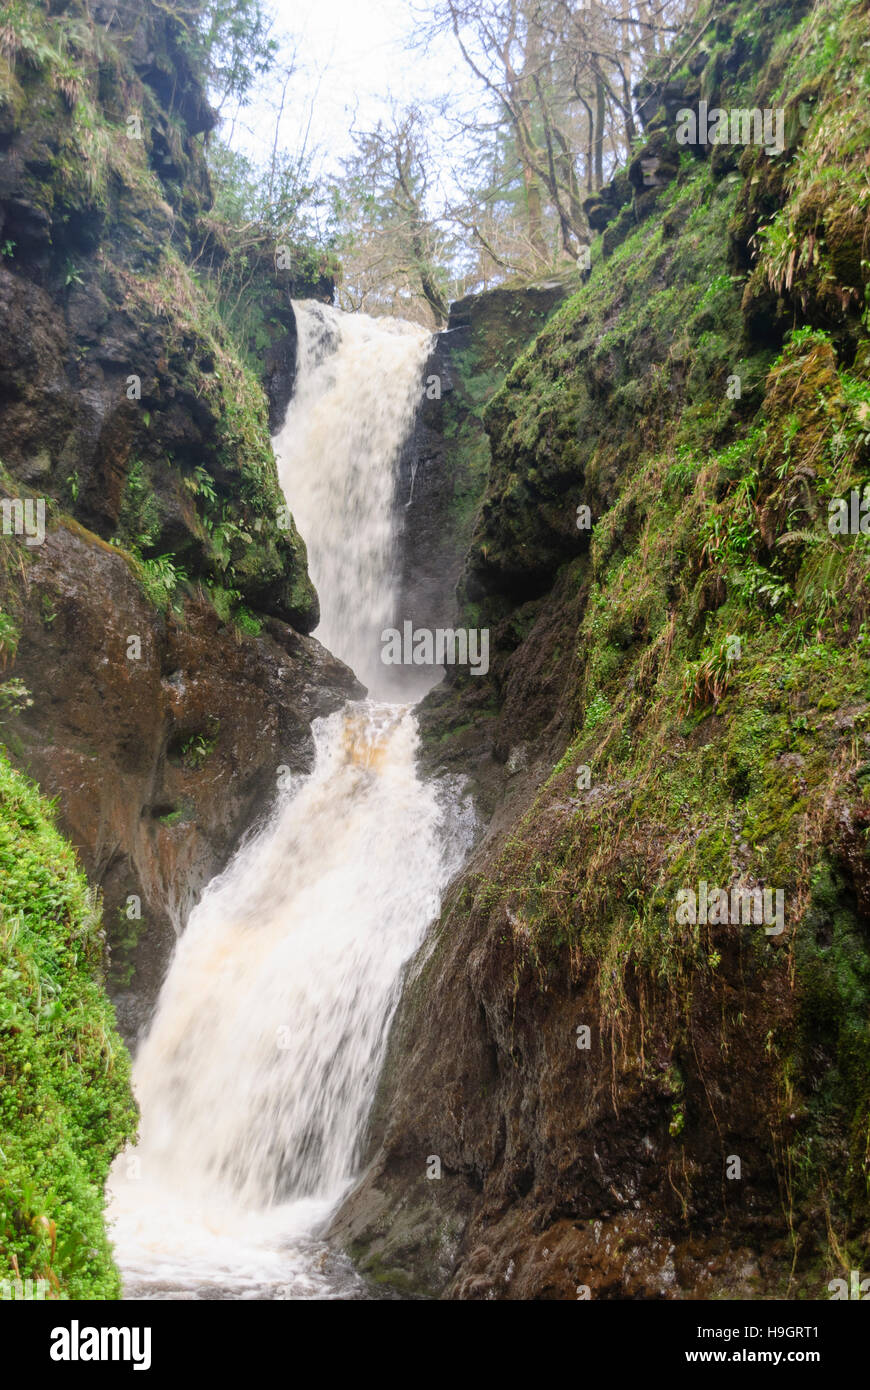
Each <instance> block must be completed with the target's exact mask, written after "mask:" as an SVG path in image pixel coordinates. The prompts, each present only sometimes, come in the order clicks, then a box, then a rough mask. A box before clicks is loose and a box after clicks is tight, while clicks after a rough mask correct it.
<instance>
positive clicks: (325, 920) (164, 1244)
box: [109, 304, 475, 1299]
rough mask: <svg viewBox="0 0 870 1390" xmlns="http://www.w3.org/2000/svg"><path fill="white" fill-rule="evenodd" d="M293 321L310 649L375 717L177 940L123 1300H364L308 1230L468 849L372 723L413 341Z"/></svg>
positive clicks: (141, 1072) (236, 864)
mask: <svg viewBox="0 0 870 1390" xmlns="http://www.w3.org/2000/svg"><path fill="white" fill-rule="evenodd" d="M297 317H298V321H299V332H300V337H299V367H298V378H297V388H296V396H295V398H294V401H293V402H292V403H291V407H290V410H289V411H288V416H287V420H286V422H285V425H284V426H283V428H282V430H281V432H280V434H279V435H278V436H277V437H276V439H275V441H274V442H275V450H276V456H277V459H278V462H279V471H280V476H281V480H282V485H283V487H284V489H285V493H286V496H287V500H288V505H289V506H290V508H291V510H293V512H294V516H295V517H296V520H297V522H298V524H299V528H300V532H301V534H302V535H303V536H304V537H305V539H306V541H307V543H308V545H309V553H310V560H311V569H312V575H313V577H314V579H315V582H316V584H317V587H318V591H319V594H320V599H321V606H322V611H323V615H324V617H323V626H322V629H321V630H320V631H318V632H317V634H316V635H317V637H318V638H319V639H320V640H323V641H324V642H325V644H326V645H329V646H330V648H331V649H332V650H333V651H334V652H335V654H336V655H338V656H340V657H341V658H342V659H343V660H346V661H348V663H349V664H351V665H352V666H353V667H354V669H355V670H356V672H357V674H358V675H359V677H360V679H361V680H363V681H364V682H365V683H366V684H367V685H368V686H369V688H370V689H371V690H372V698H368V699H365V700H361V701H356V702H352V703H349V704H348V705H346V706H345V707H344V709H342V710H339V711H338V712H336V713H334V714H332V715H330V716H328V717H326V718H321V719H318V720H316V721H315V723H314V725H313V726H312V732H313V735H314V742H315V760H314V767H313V770H312V771H311V773H310V774H308V775H307V776H299V777H296V778H293V779H292V781H291V782H290V784H289V785H281V786H279V788H278V790H277V792H276V802H275V805H274V806H273V808H272V810H271V813H270V816H269V819H268V821H267V823H266V824H265V826H263V827H262V828H261V829H259V830H258V831H257V832H256V833H254V834H253V835H252V836H251V837H249V838H248V840H247V841H246V842H245V843H244V844H243V845H242V846H241V847H240V848H239V850H238V851H237V853H236V855H235V858H234V859H233V860H232V862H231V863H230V864H229V866H228V867H227V868H226V870H225V871H224V872H223V873H222V874H220V875H219V876H218V877H217V878H215V879H214V880H212V882H211V883H210V884H209V885H208V887H207V888H206V890H205V892H204V894H203V896H202V898H201V900H200V902H199V903H198V905H197V906H196V907H195V908H194V910H193V911H192V913H191V915H190V918H189V920H188V923H187V925H186V927H185V929H184V931H183V933H182V935H181V936H180V938H179V941H178V944H177V947H176V950H175V954H174V956H173V959H172V962H171V965H170V968H169V971H168V974H167V977H166V979H165V981H164V984H163V987H162V990H161V992H160V995H159V998H158V1001H157V1004H156V1007H155V1011H154V1015H153V1018H152V1020H151V1024H150V1028H149V1031H148V1032H147V1035H146V1036H145V1038H144V1039H143V1040H142V1043H141V1045H140V1047H139V1051H138V1054H137V1057H136V1060H135V1064H134V1071H133V1084H134V1089H135V1092H136V1096H137V1099H138V1102H139V1106H140V1110H141V1125H140V1138H139V1142H138V1144H137V1145H136V1146H135V1148H133V1149H130V1150H129V1151H128V1152H126V1153H124V1154H122V1155H120V1156H119V1158H118V1159H117V1160H116V1162H115V1165H114V1168H113V1170H112V1175H111V1177H110V1182H109V1192H110V1199H111V1200H110V1210H109V1215H110V1219H111V1220H112V1222H113V1230H112V1236H113V1240H114V1242H115V1248H116V1255H117V1259H118V1263H119V1266H120V1268H121V1271H122V1275H123V1278H124V1288H125V1296H126V1297H128V1298H173V1299H176V1298H188V1299H200V1298H208V1299H214V1298H255V1299H273V1298H303V1299H304V1298H324V1297H326V1298H330V1297H335V1298H360V1297H370V1296H371V1293H370V1292H369V1291H368V1290H367V1289H366V1286H365V1285H364V1284H363V1281H362V1280H361V1279H359V1277H358V1276H357V1275H356V1274H355V1273H354V1271H353V1269H352V1267H351V1265H350V1264H349V1262H348V1261H347V1260H345V1259H344V1257H343V1256H341V1255H339V1254H337V1253H336V1252H334V1251H332V1250H331V1249H330V1247H329V1246H328V1245H327V1244H326V1243H325V1242H324V1241H323V1240H322V1238H321V1237H320V1235H319V1232H320V1231H321V1230H322V1228H323V1225H324V1222H325V1220H326V1218H327V1217H328V1215H329V1213H330V1212H331V1211H332V1210H333V1209H334V1207H335V1205H336V1203H337V1202H338V1201H339V1200H340V1199H341V1197H342V1195H343V1194H344V1193H345V1192H346V1191H347V1190H348V1187H349V1185H350V1184H351V1183H352V1181H353V1178H354V1176H355V1173H356V1171H357V1169H358V1166H359V1162H360V1158H361V1146H362V1141H363V1138H364V1134H365V1125H366V1119H367V1115H368V1111H369V1109H370V1106H371V1103H372V1100H373V1097H374V1092H375V1087H376V1084H377V1078H378V1074H379V1070H380V1067H381V1064H382V1062H383V1057H384V1052H385V1048H386V1040H387V1035H388V1031H389V1023H390V1020H391V1018H392V1016H393V1013H394V1011H395V1009H396V1006H397V1004H398V1001H399V997H400V993H401V985H402V978H403V970H404V967H405V966H406V964H407V962H408V961H409V960H410V958H411V957H412V956H413V954H414V952H415V951H416V950H417V948H418V947H419V946H420V944H421V942H422V941H423V938H424V936H425V933H426V929H427V926H428V925H429V923H430V922H431V921H432V919H433V917H434V916H435V915H437V912H438V909H439V904H440V899H441V895H442V893H443V891H444V889H445V887H446V886H447V884H448V882H449V881H450V879H451V878H452V876H453V875H454V874H455V873H456V872H457V871H458V869H459V867H460V866H461V864H462V861H463V859H464V857H465V855H466V853H467V850H468V848H469V845H470V843H471V840H472V838H473V834H474V823H475V821H474V812H473V809H472V807H471V803H470V800H469V799H468V798H467V797H466V796H465V795H464V793H463V788H462V783H461V781H460V779H456V778H445V779H441V780H440V781H438V782H425V781H423V780H422V779H421V778H420V776H419V775H418V772H417V769H416V766H415V758H416V749H417V744H418V734H417V727H416V721H415V718H414V715H413V712H412V710H411V708H410V706H409V705H407V704H397V703H389V702H388V701H389V698H390V696H391V694H393V692H391V691H390V689H389V686H388V684H387V683H386V681H385V679H384V675H383V672H384V671H385V670H387V669H388V668H384V667H383V666H382V665H381V664H380V660H379V640H378V639H379V635H380V629H381V628H382V627H383V626H384V625H385V624H386V623H387V622H388V621H389V620H390V616H391V613H392V604H393V586H394V572H395V566H394V558H395V557H394V550H395V545H394V534H393V532H394V528H393V519H392V507H393V497H394V484H395V468H396V463H397V459H398V456H399V451H400V449H401V446H402V444H403V442H404V439H405V438H406V436H407V432H408V430H409V428H410V426H411V424H412V422H413V417H414V409H415V402H416V400H417V399H418V396H419V389H420V381H421V375H422V368H423V364H424V362H425V359H426V354H427V351H428V335H427V334H425V333H424V332H423V331H422V330H419V329H417V328H415V327H414V326H413V325H406V324H401V323H396V322H394V321H390V320H376V319H370V318H367V317H366V316H364V315H353V316H344V315H342V314H340V313H339V312H338V311H337V310H334V309H331V308H328V307H326V306H323V305H313V304H302V305H298V306H297ZM432 676H433V679H434V678H435V673H434V672H433V673H432ZM423 1158H425V1155H424V1156H423ZM423 1158H421V1162H422V1161H423Z"/></svg>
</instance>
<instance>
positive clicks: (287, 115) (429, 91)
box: [222, 0, 470, 172]
mask: <svg viewBox="0 0 870 1390" xmlns="http://www.w3.org/2000/svg"><path fill="white" fill-rule="evenodd" d="M269 8H270V11H271V13H273V14H274V16H275V28H274V30H273V32H274V34H275V37H277V38H279V39H281V40H283V39H285V37H286V39H287V44H286V51H287V52H288V53H289V52H292V49H293V47H294V46H295V48H296V62H297V66H298V71H297V72H296V74H295V76H294V77H292V78H291V80H290V85H289V87H288V89H287V101H286V105H285V110H284V116H283V119H282V121H281V127H280V144H281V146H282V147H283V148H284V149H286V150H288V151H291V152H294V153H295V152H298V150H299V149H300V147H301V146H302V143H303V141H304V140H305V138H306V128H307V127H308V124H309V121H310V122H311V125H310V131H309V133H308V148H309V149H310V148H311V147H312V146H314V147H315V148H316V149H317V150H318V151H319V159H318V161H317V164H316V166H315V168H316V170H318V169H319V170H326V171H328V172H337V171H338V161H339V159H340V158H341V156H342V155H346V154H349V153H350V151H351V149H352V147H353V146H352V141H351V139H350V135H349V130H350V127H351V124H352V122H353V119H354V111H355V110H356V111H357V122H358V124H359V125H360V126H361V127H362V128H363V129H365V128H370V127H371V126H373V125H374V124H375V123H376V121H377V119H378V117H379V116H380V115H383V114H384V111H385V105H386V98H388V97H389V96H393V97H396V98H397V99H398V100H399V101H400V102H408V101H412V100H414V99H418V100H426V99H427V98H430V97H435V96H440V95H443V94H444V93H450V92H457V91H461V92H462V93H468V91H469V90H470V87H469V74H468V72H467V70H466V69H465V67H464V65H463V63H462V59H461V56H460V55H459V53H458V50H457V49H456V46H455V42H454V41H453V38H452V35H448V36H445V37H444V38H443V39H442V40H441V41H440V42H439V43H438V44H437V46H435V47H434V48H433V49H432V50H431V51H430V52H428V53H422V52H421V51H420V50H419V49H418V50H416V51H413V52H412V51H410V48H411V44H412V43H413V41H414V39H415V37H416V32H415V28H416V26H415V24H414V16H413V13H412V9H411V3H410V0H271V3H270V5H269ZM282 47H284V44H283V43H282ZM279 100H280V85H278V86H277V88H276V87H275V86H274V85H271V86H270V88H269V89H268V90H267V91H265V92H264V93H263V94H262V96H261V98H260V99H259V100H258V101H257V102H256V103H254V105H253V107H252V108H250V109H248V110H247V111H246V112H245V113H244V114H243V117H242V118H241V119H240V120H239V121H238V122H237V123H236V125H235V127H234V128H233V130H232V139H231V143H232V145H233V146H234V147H235V148H237V149H241V150H244V152H245V153H246V154H248V155H250V156H252V157H253V158H254V159H256V160H264V159H266V158H267V157H268V156H269V153H270V151H271V145H272V138H273V134H274V122H275V115H276V109H275V108H277V105H278V102H279ZM270 101H271V102H272V103H273V106H272V107H271V108H270V105H269V102H270ZM225 114H227V115H229V114H230V113H225ZM230 124H231V123H230V120H229V119H228V120H227V121H226V122H225V124H224V126H223V128H222V133H223V135H224V137H225V138H227V137H229V135H230Z"/></svg>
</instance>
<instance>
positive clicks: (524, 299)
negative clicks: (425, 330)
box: [395, 281, 567, 629]
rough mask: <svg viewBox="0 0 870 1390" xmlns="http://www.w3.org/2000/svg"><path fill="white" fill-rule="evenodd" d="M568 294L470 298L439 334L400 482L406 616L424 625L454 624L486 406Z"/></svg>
mask: <svg viewBox="0 0 870 1390" xmlns="http://www.w3.org/2000/svg"><path fill="white" fill-rule="evenodd" d="M566 294H567V286H566V285H565V284H564V283H562V282H560V281H552V282H549V283H546V284H543V285H531V286H523V287H522V288H518V289H504V288H499V289H495V290H490V291H488V292H487V293H485V294H480V295H476V296H469V297H468V298H466V299H462V300H458V301H457V302H456V303H455V304H453V305H451V308H450V315H449V319H448V323H447V327H446V329H445V330H444V331H443V332H441V333H437V334H436V335H435V338H434V342H433V349H432V355H431V357H430V358H429V361H428V362H427V364H426V367H425V370H424V373H423V382H422V386H421V405H420V410H419V412H418V415H417V418H416V421H415V426H414V431H413V434H412V436H411V437H410V439H409V440H408V441H407V445H406V447H405V449H404V452H403V456H402V458H401V460H400V466H399V470H398V474H397V481H396V499H395V510H396V515H397V518H398V526H397V532H398V544H399V555H400V584H399V615H400V616H401V617H403V618H404V617H407V618H411V619H412V620H413V622H414V623H415V624H416V625H417V626H418V627H425V628H430V629H434V628H437V627H443V626H445V625H449V624H450V622H452V620H453V616H454V611H455V591H456V586H457V583H458V582H459V578H460V575H461V572H462V566H463V562H464V558H465V555H466V552H467V550H468V546H469V544H470V541H471V535H472V530H473V526H474V520H475V516H476V514H477V510H478V507H479V505H480V502H481V499H482V497H483V494H484V491H485V488H486V478H487V470H488V467H489V440H488V438H487V434H486V431H485V429H484V427H483V421H482V418H481V417H482V413H483V408H484V406H485V404H486V402H487V401H488V400H489V398H490V397H491V396H492V395H493V393H494V392H495V390H496V389H497V388H498V386H499V385H500V384H501V382H502V381H503V380H504V377H505V375H506V373H507V371H508V369H509V368H510V366H511V364H512V363H513V361H514V359H515V358H516V356H517V353H518V352H519V351H520V350H521V349H522V348H523V347H525V346H526V345H527V344H528V343H529V342H530V341H531V339H532V338H534V336H535V335H536V334H537V333H538V332H539V331H540V329H541V328H542V327H543V325H544V324H545V323H546V321H547V319H548V318H549V317H550V316H551V315H552V313H553V312H554V310H555V309H556V307H557V305H558V304H559V303H560V302H561V301H562V300H563V299H564V298H565V295H566Z"/></svg>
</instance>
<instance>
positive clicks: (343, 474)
mask: <svg viewBox="0 0 870 1390" xmlns="http://www.w3.org/2000/svg"><path fill="white" fill-rule="evenodd" d="M295 308H296V322H297V325H298V331H299V345H298V350H297V360H298V373H297V381H296V391H295V394H294V398H293V400H292V401H291V402H290V408H289V409H288V411H287V417H286V419H285V421H284V426H283V428H282V429H281V431H280V432H279V433H278V434H277V435H276V437H275V456H276V458H277V461H278V473H279V476H280V479H281V485H282V487H283V489H284V493H285V496H286V497H287V498H288V501H289V505H290V507H291V509H292V512H293V516H294V518H295V521H296V525H297V527H298V528H299V531H300V533H301V534H302V536H304V538H305V541H306V544H307V546H308V558H309V568H310V572H311V578H312V579H313V581H314V585H315V587H316V589H317V590H318V593H319V594H320V604H321V623H320V627H319V628H318V629H317V637H318V639H319V640H320V641H321V642H322V643H323V644H324V646H325V647H328V648H329V650H330V651H331V652H334V653H335V655H336V656H338V657H341V659H342V661H346V662H347V664H348V666H350V667H352V668H353V670H354V671H355V672H356V674H357V675H358V676H359V679H360V680H361V681H362V682H363V684H364V685H365V686H367V687H368V689H369V691H370V692H371V693H373V694H377V693H383V694H386V695H390V694H395V693H396V691H395V688H394V687H391V686H390V684H389V680H390V678H391V677H393V676H394V675H395V667H389V666H384V665H383V663H382V662H381V659H380V654H381V633H382V632H383V630H384V628H386V627H390V626H391V625H392V623H393V621H394V618H395V617H396V614H395V611H394V605H395V579H396V573H395V570H396V547H395V539H396V537H395V526H394V524H393V523H394V518H393V512H392V506H393V494H394V486H395V469H396V465H397V463H398V458H399V451H400V449H401V446H402V444H403V442H404V440H405V438H406V436H407V433H408V430H409V429H410V427H411V425H412V423H413V420H414V414H415V412H416V409H417V406H418V404H419V402H420V399H421V396H422V382H423V367H424V365H425V363H426V358H427V356H428V354H429V348H430V344H431V341H432V339H431V334H429V333H427V332H426V330H425V329H423V328H419V327H418V326H417V325H416V324H411V323H403V322H402V321H401V320H396V319H373V318H369V317H368V315H366V314H342V313H341V312H340V311H339V310H338V309H333V308H330V307H329V306H327V305H324V304H318V303H316V302H315V301H313V300H310V301H304V302H303V303H301V304H297V305H296V306H295ZM406 674H407V673H406Z"/></svg>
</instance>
